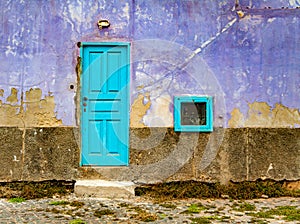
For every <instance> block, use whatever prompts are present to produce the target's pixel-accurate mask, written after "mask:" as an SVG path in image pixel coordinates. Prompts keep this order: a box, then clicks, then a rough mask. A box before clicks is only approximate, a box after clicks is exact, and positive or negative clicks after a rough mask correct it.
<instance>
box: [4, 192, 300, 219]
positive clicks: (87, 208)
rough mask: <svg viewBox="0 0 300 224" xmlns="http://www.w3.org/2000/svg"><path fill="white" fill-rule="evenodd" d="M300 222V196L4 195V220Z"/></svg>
mask: <svg viewBox="0 0 300 224" xmlns="http://www.w3.org/2000/svg"><path fill="white" fill-rule="evenodd" d="M145 222H148V223H300V200H299V198H293V197H280V198H269V199H253V200H232V199H183V200H172V201H160V202H158V201H153V200H149V199H147V198H145V197H134V198H132V199H126V200H125V199H122V200H121V199H100V198H78V197H76V196H75V195H74V194H69V195H67V196H63V197H53V198H46V199H33V200H25V201H24V200H22V199H21V198H17V199H14V200H12V199H10V200H8V199H1V200H0V223H70V224H71V223H73V224H74V223H145Z"/></svg>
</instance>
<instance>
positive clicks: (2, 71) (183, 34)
mask: <svg viewBox="0 0 300 224" xmlns="http://www.w3.org/2000/svg"><path fill="white" fill-rule="evenodd" d="M237 3H238V4H237ZM297 7H300V1H298V0H277V1H271V0H269V1H264V0H261V1H252V0H241V1H234V0H228V1H212V0H204V1H198V0H182V1H179V0H178V1H177V0H174V1H168V0H165V1H158V0H151V1H145V0H134V1H133V0H132V1H129V0H128V1H105V0H102V1H93V2H91V1H81V0H77V1H75V0H74V1H56V0H53V1H30V0H27V1H26V0H18V1H9V0H6V1H1V2H0V13H1V14H0V15H1V17H0V21H1V22H0V24H1V28H0V32H1V33H0V37H1V38H0V48H1V49H0V65H1V66H0V115H1V118H0V125H1V126H23V125H25V126H77V125H78V121H77V118H76V104H77V103H76V98H75V96H76V92H77V93H78V88H77V87H78V85H79V83H77V74H76V69H75V67H76V64H77V56H78V55H79V49H78V47H77V46H76V44H77V42H80V41H96V42H101V41H128V42H131V43H132V49H131V50H132V51H131V52H132V66H131V67H132V74H131V83H130V85H131V90H132V91H131V92H132V96H131V105H132V106H131V126H132V127H144V126H152V127H155V126H172V125H173V117H172V110H173V109H172V99H173V96H174V95H182V94H199V95H203V94H205V95H206V94H207V95H213V96H214V97H215V106H214V109H215V126H218V127H220V126H222V127H299V125H300V115H299V108H300V104H299V102H300V73H299V71H298V69H297V67H298V65H299V64H300V47H299V39H300V32H299V30H300V29H299V28H300V22H299V21H300V20H299V17H300V9H297ZM99 19H108V20H109V21H110V23H111V26H110V27H109V28H108V29H103V30H99V29H98V27H97V26H96V23H97V21H98V20H99ZM70 85H74V88H73V89H72V88H70ZM17 120H18V121H17ZM37 120H38V121H37Z"/></svg>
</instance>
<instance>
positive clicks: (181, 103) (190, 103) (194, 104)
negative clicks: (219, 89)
mask: <svg viewBox="0 0 300 224" xmlns="http://www.w3.org/2000/svg"><path fill="white" fill-rule="evenodd" d="M174 122H175V124H174V128H175V131H183V132H212V131H213V98H212V97H211V96H175V97H174Z"/></svg>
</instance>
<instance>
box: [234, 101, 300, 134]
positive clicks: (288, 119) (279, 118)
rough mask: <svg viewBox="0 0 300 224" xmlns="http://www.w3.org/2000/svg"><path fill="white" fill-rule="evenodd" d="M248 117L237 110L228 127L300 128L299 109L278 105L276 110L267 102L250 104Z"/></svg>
mask: <svg viewBox="0 0 300 224" xmlns="http://www.w3.org/2000/svg"><path fill="white" fill-rule="evenodd" d="M248 106H249V110H248V113H247V117H244V115H243V113H242V112H241V111H240V110H239V109H237V108H235V109H233V111H232V112H231V119H230V120H229V121H228V126H229V127H231V128H238V127H272V128H282V127H285V128H295V127H299V126H300V112H299V110H297V109H293V108H288V107H285V106H283V105H281V104H276V105H275V107H274V108H272V107H271V106H270V105H268V104H267V103H265V102H254V103H252V104H248Z"/></svg>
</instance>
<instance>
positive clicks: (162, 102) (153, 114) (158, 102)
mask: <svg viewBox="0 0 300 224" xmlns="http://www.w3.org/2000/svg"><path fill="white" fill-rule="evenodd" d="M171 103H172V99H171V97H170V96H169V95H163V96H160V97H159V98H157V99H155V100H151V108H150V109H149V110H148V112H147V114H146V115H145V116H144V118H143V121H144V123H145V124H146V126H148V127H173V116H172V113H171V111H170V104H171Z"/></svg>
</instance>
